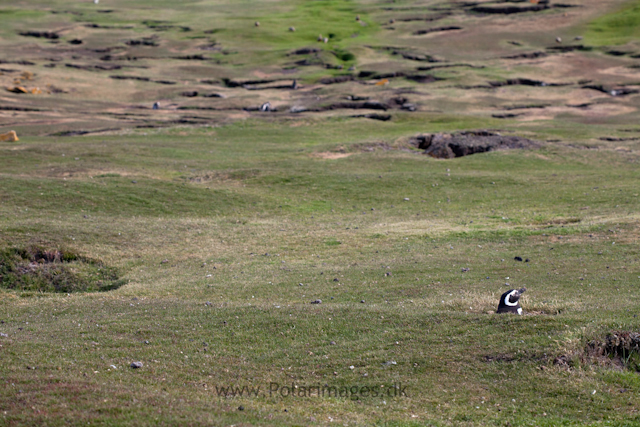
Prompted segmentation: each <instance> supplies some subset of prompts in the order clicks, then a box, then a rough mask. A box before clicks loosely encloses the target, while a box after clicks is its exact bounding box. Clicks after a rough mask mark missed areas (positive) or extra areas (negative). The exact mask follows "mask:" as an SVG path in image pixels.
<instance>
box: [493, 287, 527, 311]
mask: <svg viewBox="0 0 640 427" xmlns="http://www.w3.org/2000/svg"><path fill="white" fill-rule="evenodd" d="M526 290H527V288H522V289H512V290H510V291H507V292H505V293H504V294H502V296H501V297H500V304H498V313H517V314H522V307H520V304H519V303H518V300H519V299H520V295H522V294H523V293H524V292H525V291H526Z"/></svg>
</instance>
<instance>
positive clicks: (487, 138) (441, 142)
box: [409, 130, 538, 159]
mask: <svg viewBox="0 0 640 427" xmlns="http://www.w3.org/2000/svg"><path fill="white" fill-rule="evenodd" d="M409 142H410V144H412V145H414V146H416V147H418V148H419V149H421V150H424V152H425V154H428V155H430V156H432V157H435V158H438V159H452V158H454V157H462V156H469V155H471V154H476V153H486V152H488V151H495V150H507V149H515V148H520V149H522V148H533V147H537V146H538V144H537V143H536V142H534V141H531V140H530V139H527V138H522V137H519V136H503V135H500V134H499V133H497V132H492V131H487V130H479V131H465V132H457V133H453V134H450V133H435V134H422V135H417V136H415V137H413V138H411V140H410V141H409Z"/></svg>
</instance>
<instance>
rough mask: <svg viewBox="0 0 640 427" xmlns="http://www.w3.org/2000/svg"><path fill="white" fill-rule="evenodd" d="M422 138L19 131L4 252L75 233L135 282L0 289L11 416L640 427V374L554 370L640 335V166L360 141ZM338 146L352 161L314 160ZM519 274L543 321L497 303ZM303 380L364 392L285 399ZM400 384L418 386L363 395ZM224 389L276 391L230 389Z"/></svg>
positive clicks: (380, 128)
mask: <svg viewBox="0 0 640 427" xmlns="http://www.w3.org/2000/svg"><path fill="white" fill-rule="evenodd" d="M409 123H410V122H409ZM442 123H449V122H446V121H445V122H438V121H437V120H434V122H433V124H430V125H428V126H429V127H432V128H433V129H436V128H439V127H440V126H443V124H442ZM446 126H448V124H447V125H446ZM454 126H455V125H454ZM422 129H424V130H427V129H429V128H427V129H425V128H424V127H423V128H422ZM409 130H410V128H406V127H404V126H401V125H389V124H386V123H380V124H378V123H369V122H366V127H363V126H361V125H360V122H357V121H337V122H335V123H333V126H332V127H330V128H328V127H327V126H325V125H324V123H322V122H318V123H310V124H307V125H305V126H298V127H294V128H290V127H287V126H278V125H277V124H269V123H260V122H248V123H244V124H234V125H230V126H226V127H220V128H215V129H206V128H205V129H194V130H192V131H189V133H188V135H186V136H185V135H184V132H185V130H184V129H182V130H181V131H180V132H182V135H181V136H180V137H179V139H178V138H177V137H176V136H177V135H176V131H174V130H170V129H169V130H166V131H156V132H155V133H154V134H153V135H146V136H145V135H121V136H97V137H80V138H55V139H54V138H48V139H44V140H42V139H36V138H25V139H24V140H23V141H21V145H20V146H19V147H20V148H21V149H19V150H12V149H11V148H12V147H14V145H9V144H5V145H4V146H3V147H2V148H3V155H2V171H3V173H2V176H1V178H0V179H1V180H2V181H1V182H2V186H1V187H0V188H2V190H1V193H2V194H1V196H2V200H3V203H2V205H0V210H1V211H2V216H1V218H2V220H1V221H0V230H1V231H0V242H1V243H2V245H3V247H8V246H11V245H13V246H16V245H27V244H29V243H30V242H32V241H34V240H37V241H39V242H46V243H48V244H50V245H54V246H58V247H60V246H64V247H70V248H73V250H74V251H76V252H78V253H82V254H83V255H86V256H87V257H91V258H92V259H96V260H100V261H101V262H104V263H105V264H107V265H110V266H113V267H116V268H118V269H119V270H120V271H122V272H123V273H124V275H123V277H124V278H125V279H126V280H128V281H129V284H128V285H126V286H123V287H121V288H119V289H117V290H113V291H110V292H108V293H89V294H83V295H81V294H71V295H69V296H55V295H54V294H48V293H33V292H29V293H24V292H20V291H3V292H2V293H0V305H1V306H2V312H3V315H2V317H1V318H0V320H1V321H3V322H4V323H2V324H0V328H1V329H2V330H1V332H3V333H6V334H7V335H8V337H3V338H1V342H0V344H1V345H2V349H3V351H4V356H3V360H4V362H3V364H2V368H1V369H2V377H3V378H4V384H5V387H3V390H2V391H1V392H0V394H1V395H2V399H1V400H2V401H4V402H6V404H5V405H4V407H3V408H2V412H1V413H0V416H2V417H3V420H4V422H5V423H8V424H23V423H24V424H32V423H41V422H44V420H45V419H46V420H48V421H47V422H48V423H50V424H54V425H56V424H63V423H65V422H72V423H77V424H86V423H87V422H90V423H92V424H104V425H107V424H114V423H115V424H125V423H134V424H140V425H146V424H154V423H160V424H167V423H183V424H184V423H186V424H206V423H209V424H218V425H222V424H225V423H229V424H238V423H249V424H260V425H265V424H267V425H299V424H326V423H329V422H330V419H333V420H335V421H340V422H342V423H349V424H355V425H365V424H366V425H370V424H380V425H424V424H436V425H459V424H465V423H466V424H469V425H503V424H504V423H506V422H510V423H511V424H512V425H527V424H532V423H533V424H537V425H559V424H566V425H577V424H580V425H586V424H596V423H598V422H599V420H600V419H602V417H606V419H607V420H608V421H609V422H610V423H611V424H612V425H625V423H627V425H628V424H634V423H637V422H639V421H640V420H638V418H637V412H634V411H637V404H636V403H634V402H635V399H634V396H636V395H637V393H638V391H639V390H640V389H639V387H640V382H639V381H638V379H637V374H635V373H634V374H631V373H627V372H619V371H613V370H611V369H610V368H606V367H603V368H599V367H597V366H596V365H592V364H590V363H589V362H588V361H587V362H579V359H575V356H573V357H574V360H575V362H574V363H577V365H575V366H574V368H572V370H570V371H566V370H564V369H562V368H560V367H557V366H555V365H554V364H553V360H554V358H555V357H556V356H558V355H561V354H569V355H573V354H579V351H580V349H581V348H582V347H583V346H584V345H586V342H587V340H590V339H592V338H597V337H604V335H605V334H606V333H607V331H612V330H619V329H622V330H637V329H638V319H637V317H634V315H637V313H638V304H637V302H636V301H637V297H638V295H637V285H638V283H639V281H640V278H638V274H639V272H638V271H637V269H636V268H635V266H636V265H637V264H638V257H640V253H639V252H638V249H637V245H636V244H635V243H636V241H637V236H638V218H637V215H636V212H638V209H639V208H640V206H639V204H640V198H639V197H638V195H637V192H636V190H635V188H636V185H635V183H636V182H637V180H638V171H637V168H636V164H635V160H634V157H633V156H631V155H629V154H627V153H624V152H615V151H611V152H604V153H603V152H592V151H584V150H578V149H572V148H544V149H541V150H537V151H533V152H496V153H489V154H484V155H475V156H471V157H467V158H460V159H454V160H451V161H441V160H434V159H431V158H429V157H425V156H423V155H421V154H419V153H413V152H409V151H402V150H388V151H385V150H374V151H359V150H360V149H361V147H368V146H370V144H371V143H372V142H375V143H386V144H388V145H393V144H396V142H394V141H397V140H398V138H399V137H401V136H402V135H406V132H408V131H409ZM338 147H342V148H343V149H345V150H346V151H347V152H352V153H354V154H352V155H351V156H349V157H346V158H341V159H337V160H322V159H320V158H318V157H315V153H318V152H324V151H331V150H335V149H336V148H338ZM397 147H398V148H401V147H403V146H402V145H398V146H397ZM62 154H65V156H64V157H63V156H62ZM76 158H78V160H75V159H76ZM185 166H186V167H185ZM195 178H200V180H197V179H195ZM133 181H135V183H134V182H133ZM405 198H408V199H409V200H408V201H405V200H404V199H405ZM472 221H473V222H472ZM614 242H615V244H614ZM516 255H518V256H522V257H524V258H529V259H530V262H528V263H524V262H517V261H514V260H513V258H514V256H516ZM463 267H464V268H469V269H470V270H469V271H468V272H462V268H463ZM385 273H390V274H388V275H387V274H385ZM334 279H337V280H334ZM505 283H509V284H510V286H512V287H520V286H527V288H528V289H529V290H528V291H527V293H526V294H525V297H524V299H523V306H524V308H525V310H526V311H529V312H532V313H534V314H533V315H529V316H523V317H513V316H497V315H495V314H489V313H491V312H493V311H494V310H495V308H496V305H497V299H498V296H499V295H500V294H501V293H502V292H504V290H506V289H509V288H508V287H507V286H505ZM300 284H302V285H300ZM316 299H320V300H322V304H319V305H311V304H310V302H311V301H313V300H316ZM361 301H364V302H361ZM205 303H206V304H205ZM332 341H333V342H335V345H332V344H331V342H332ZM576 352H578V353H576ZM133 361H142V362H143V363H144V366H143V368H141V369H137V370H133V369H131V368H129V364H130V363H131V362H133ZM392 362H395V364H394V363H392ZM111 365H114V366H115V367H116V368H115V369H114V368H113V367H111ZM351 366H353V369H351V368H350V367H351ZM541 367H542V368H541ZM30 368H35V369H30ZM365 374H366V375H365ZM634 375H635V376H634ZM443 378H446V380H443ZM524 379H526V380H524ZM291 383H294V387H295V385H297V386H298V390H299V389H300V388H301V387H315V386H318V385H319V386H324V385H325V384H327V385H329V386H334V387H336V388H337V389H343V390H347V388H348V389H349V390H351V388H352V387H357V388H358V389H357V392H356V394H357V396H353V395H352V394H351V393H350V392H349V394H344V395H343V397H340V396H338V397H335V396H331V397H329V396H327V397H314V396H311V397H300V396H298V397H291V396H283V395H282V394H280V393H285V394H286V393H288V392H286V391H282V390H283V389H282V387H284V386H285V385H286V386H287V387H291ZM394 384H395V385H398V386H399V387H404V388H405V389H404V390H405V393H406V394H407V396H404V395H401V396H394V395H393V393H391V395H389V394H386V395H385V397H384V398H383V397H382V394H381V393H380V394H379V395H378V396H375V397H373V396H371V395H370V394H369V392H367V391H365V392H364V394H365V395H362V393H363V392H361V391H360V390H362V389H364V387H368V388H367V389H364V390H369V389H371V388H375V389H389V387H393V386H394ZM276 385H277V387H279V389H278V390H279V391H277V392H274V391H273V390H274V388H275V387H276ZM230 386H234V387H236V386H237V387H240V388H242V387H244V386H246V387H254V388H255V387H260V390H261V392H260V396H258V397H247V396H246V395H245V396H242V397H240V396H236V397H226V398H224V397H220V396H219V393H223V392H222V391H221V390H222V389H221V388H220V387H230ZM381 386H382V387H381ZM216 387H218V388H217V389H216ZM345 387H346V388H345ZM620 389H625V390H626V391H625V392H624V393H620V392H619V391H618V390H620ZM270 390H271V393H270ZM354 390H355V389H354ZM392 390H396V389H393V388H392ZM593 390H596V394H592V391H593ZM298 393H301V392H300V391H298ZM345 393H346V392H345ZM513 399H515V402H514V401H513ZM240 406H243V407H244V410H243V411H240V410H238V407H240ZM612 407H618V408H621V409H620V410H618V411H611V410H610V408H612ZM33 408H35V409H33ZM285 409H286V410H287V411H286V412H285ZM4 411H6V413H4ZM543 413H546V414H547V415H546V416H543V415H542V414H543ZM45 414H48V415H45ZM534 416H535V417H536V419H535V421H534V418H533V417H534ZM45 417H47V418H45ZM329 417H331V418H329ZM540 417H543V418H540ZM64 420H67V421H64ZM69 420H74V421H69ZM539 420H542V421H539ZM545 423H546V424H545Z"/></svg>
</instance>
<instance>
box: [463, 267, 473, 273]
mask: <svg viewBox="0 0 640 427" xmlns="http://www.w3.org/2000/svg"><path fill="white" fill-rule="evenodd" d="M470 270H471V269H470V268H467V267H463V268H462V272H463V273H466V272H467V271H470Z"/></svg>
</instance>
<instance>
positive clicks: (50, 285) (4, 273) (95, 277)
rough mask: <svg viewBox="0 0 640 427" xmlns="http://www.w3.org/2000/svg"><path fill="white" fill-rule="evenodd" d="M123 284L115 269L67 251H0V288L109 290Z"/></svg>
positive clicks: (17, 249)
mask: <svg viewBox="0 0 640 427" xmlns="http://www.w3.org/2000/svg"><path fill="white" fill-rule="evenodd" d="M125 283H126V280H123V279H120V278H119V277H118V272H117V270H116V269H115V268H112V267H108V266H106V265H104V264H103V263H102V262H100V261H98V260H94V259H90V258H87V257H83V256H81V255H78V254H77V253H75V252H73V251H70V250H60V249H45V248H43V247H40V246H29V247H26V248H8V249H4V250H2V251H0V288H5V289H13V290H21V291H37V292H63V293H71V292H91V291H109V290H112V289H117V288H119V287H120V286H122V285H124V284H125Z"/></svg>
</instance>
